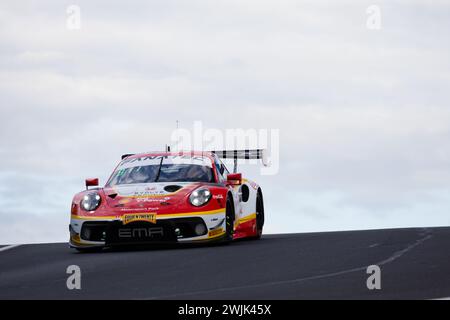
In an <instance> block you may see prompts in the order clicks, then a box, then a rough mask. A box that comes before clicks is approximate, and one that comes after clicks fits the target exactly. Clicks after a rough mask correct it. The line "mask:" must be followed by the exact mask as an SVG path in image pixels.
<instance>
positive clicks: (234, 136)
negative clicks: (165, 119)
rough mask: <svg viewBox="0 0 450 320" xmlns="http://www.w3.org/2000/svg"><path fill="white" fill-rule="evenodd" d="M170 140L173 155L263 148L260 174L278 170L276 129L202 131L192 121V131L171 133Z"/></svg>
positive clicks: (215, 129) (272, 172)
mask: <svg viewBox="0 0 450 320" xmlns="http://www.w3.org/2000/svg"><path fill="white" fill-rule="evenodd" d="M170 140H171V150H172V151H175V152H184V151H186V152H188V151H215V150H249V149H250V150H251V149H264V157H263V159H262V161H263V164H264V166H262V167H261V169H260V172H261V175H275V174H277V173H278V170H279V161H280V130H279V129H254V128H249V129H242V128H228V129H225V130H220V129H217V128H207V129H205V128H204V127H203V123H202V122H201V121H195V122H194V126H193V129H192V130H188V129H185V128H177V129H176V130H174V131H173V132H172V135H171V137H170ZM258 161H259V160H255V159H251V160H244V159H239V161H238V163H245V164H258V163H259V162H258Z"/></svg>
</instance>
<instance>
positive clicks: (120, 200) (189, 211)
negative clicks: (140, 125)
mask: <svg viewBox="0 0 450 320" xmlns="http://www.w3.org/2000/svg"><path fill="white" fill-rule="evenodd" d="M263 151H264V150H233V151H208V152H169V151H167V152H150V153H142V154H128V155H124V156H122V161H121V162H120V163H119V165H118V166H117V167H116V169H115V170H114V172H113V173H112V175H111V176H110V178H109V179H108V181H107V182H106V184H105V186H104V187H102V188H99V187H98V179H86V190H85V191H83V192H80V193H78V194H76V195H75V196H74V198H73V201H72V207H71V220H70V227H69V230H70V246H71V247H72V248H75V249H78V250H80V251H83V250H93V249H99V248H104V247H111V246H116V245H128V244H154V243H177V242H178V243H184V242H188V243H192V242H209V241H223V242H230V241H232V240H234V239H239V238H253V239H259V238H260V237H261V234H262V231H263V226H264V202H263V194H262V190H261V188H260V187H259V185H258V184H256V183H254V182H252V181H250V180H247V179H243V178H242V174H240V173H236V172H235V173H230V172H229V171H228V169H227V167H226V166H225V165H224V163H223V162H222V161H221V159H223V158H233V159H234V161H235V170H234V171H236V164H237V159H262V156H263ZM89 187H91V189H89ZM92 187H93V188H92Z"/></svg>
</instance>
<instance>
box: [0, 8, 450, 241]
mask: <svg viewBox="0 0 450 320" xmlns="http://www.w3.org/2000/svg"><path fill="white" fill-rule="evenodd" d="M71 4H75V5H77V6H79V8H80V9H81V29H75V30H72V29H69V28H67V18H68V14H67V13H66V10H67V7H68V6H69V5H71ZM370 5H377V6H378V7H379V8H380V10H381V11H380V12H381V29H379V30H373V29H369V28H368V27H367V19H368V17H369V14H368V13H367V12H366V10H367V8H368V7H369V6H370ZM449 32H450V3H449V2H448V1H412V0H408V1H406V0H405V1H392V0H390V1H360V0H358V1H357V0H353V1H338V2H336V1H318V0H314V1H312V0H311V1H261V0H254V1H247V0H239V1H237V0H236V1H230V0H226V1H208V0H203V1H182V0H179V1H172V0H169V1H168V0H164V1H163V0H158V1H126V2H124V1H110V0H108V1H92V0H90V1H74V2H66V1H56V0H55V1H48V0H40V1H12V0H4V1H1V3H0V106H1V120H2V121H1V126H0V244H6V243H27V242H52V241H67V240H68V224H69V216H70V212H69V210H70V203H71V198H72V196H73V194H75V193H76V192H78V191H81V190H82V189H83V188H84V179H85V178H86V177H99V178H100V180H101V183H102V182H103V183H104V182H105V180H106V179H107V177H108V176H109V174H110V173H111V171H112V170H113V168H114V166H115V165H116V164H117V162H118V161H119V159H120V155H121V154H122V153H128V152H139V151H146V150H155V149H162V148H163V146H164V145H165V144H166V143H168V142H169V139H170V136H171V133H172V131H173V130H174V128H175V121H176V120H179V121H180V126H181V127H183V128H187V129H190V128H192V126H193V124H194V121H196V120H199V121H202V122H203V126H204V127H205V128H216V129H220V130H225V129H229V128H246V129H247V128H254V129H279V130H280V145H281V150H280V171H279V173H278V174H277V175H274V176H260V175H259V171H258V167H255V166H244V167H242V168H241V169H242V171H243V172H244V175H245V176H247V177H249V178H253V180H255V181H257V182H259V183H260V184H261V186H262V188H263V191H264V194H265V204H266V215H267V218H266V232H268V233H284V232H306V231H308V232H309V231H324V230H349V229H372V228H386V227H408V226H443V225H450V105H449V101H450V99H449V98H450V59H449V56H450V41H449V36H450V34H449Z"/></svg>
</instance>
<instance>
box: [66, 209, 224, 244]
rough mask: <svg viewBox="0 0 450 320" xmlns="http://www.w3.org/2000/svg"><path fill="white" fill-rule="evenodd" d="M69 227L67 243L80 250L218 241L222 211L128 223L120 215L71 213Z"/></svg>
mask: <svg viewBox="0 0 450 320" xmlns="http://www.w3.org/2000/svg"><path fill="white" fill-rule="evenodd" d="M69 230H70V241H69V244H70V246H71V247H72V248H80V249H87V248H94V247H111V246H119V245H133V244H136V245H137V244H156V243H194V242H205V241H206V242H208V241H218V240H221V239H222V238H223V237H224V236H225V211H224V210H215V211H209V212H200V213H195V214H182V213H180V214H170V215H157V219H156V222H155V223H150V222H132V223H128V224H124V223H123V221H122V219H121V218H120V217H93V216H72V217H71V222H70V226H69ZM199 231H201V232H199Z"/></svg>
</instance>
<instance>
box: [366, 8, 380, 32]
mask: <svg viewBox="0 0 450 320" xmlns="http://www.w3.org/2000/svg"><path fill="white" fill-rule="evenodd" d="M366 13H367V15H368V16H367V20H366V27H367V29H369V30H380V29H381V8H380V6H377V5H371V6H369V7H367V9H366Z"/></svg>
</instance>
